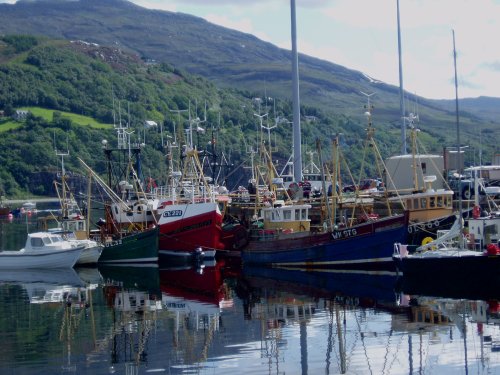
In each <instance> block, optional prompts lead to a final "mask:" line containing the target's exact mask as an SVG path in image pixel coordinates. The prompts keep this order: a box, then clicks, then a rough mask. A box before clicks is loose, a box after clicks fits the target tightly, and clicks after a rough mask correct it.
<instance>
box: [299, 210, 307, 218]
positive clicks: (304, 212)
mask: <svg viewBox="0 0 500 375" xmlns="http://www.w3.org/2000/svg"><path fill="white" fill-rule="evenodd" d="M300 212H301V216H302V220H307V210H300Z"/></svg>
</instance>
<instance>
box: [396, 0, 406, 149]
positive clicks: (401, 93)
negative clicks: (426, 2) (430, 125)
mask: <svg viewBox="0 0 500 375" xmlns="http://www.w3.org/2000/svg"><path fill="white" fill-rule="evenodd" d="M396 5H397V13H398V56H399V109H400V112H401V121H402V123H401V154H403V155H405V154H406V126H405V125H406V124H405V116H406V114H405V99H404V88H403V57H402V51H401V26H400V22H399V0H396Z"/></svg>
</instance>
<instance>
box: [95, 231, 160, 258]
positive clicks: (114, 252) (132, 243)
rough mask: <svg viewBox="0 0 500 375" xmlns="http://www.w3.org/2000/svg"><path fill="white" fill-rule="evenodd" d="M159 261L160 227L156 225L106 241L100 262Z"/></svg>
mask: <svg viewBox="0 0 500 375" xmlns="http://www.w3.org/2000/svg"><path fill="white" fill-rule="evenodd" d="M157 261H158V227H155V228H152V229H147V230H145V231H143V232H138V233H134V234H129V235H127V236H124V237H122V238H120V239H117V240H114V241H111V242H108V243H105V245H104V248H103V249H102V253H101V256H100V257H99V261H98V263H99V264H103V263H131V264H136V263H151V262H157Z"/></svg>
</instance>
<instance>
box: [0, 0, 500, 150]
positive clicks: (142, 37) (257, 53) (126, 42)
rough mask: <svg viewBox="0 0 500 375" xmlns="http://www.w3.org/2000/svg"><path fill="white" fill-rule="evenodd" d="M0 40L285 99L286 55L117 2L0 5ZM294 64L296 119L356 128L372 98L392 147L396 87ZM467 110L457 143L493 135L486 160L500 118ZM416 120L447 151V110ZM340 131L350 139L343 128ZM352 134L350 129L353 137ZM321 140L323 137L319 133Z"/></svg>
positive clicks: (434, 105) (423, 113) (429, 105)
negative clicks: (60, 48) (35, 40)
mask: <svg viewBox="0 0 500 375" xmlns="http://www.w3.org/2000/svg"><path fill="white" fill-rule="evenodd" d="M0 33H28V34H34V35H46V36H50V37H51V38H63V39H69V40H85V41H87V42H92V43H98V44H100V45H102V46H112V48H115V49H116V48H119V49H120V50H125V51H130V52H133V53H135V54H137V56H138V57H139V58H140V59H143V60H145V61H149V60H155V61H159V62H167V63H168V64H170V65H172V66H174V67H176V68H178V69H182V70H186V71H189V72H191V73H196V74H201V75H203V76H204V77H206V78H208V79H210V80H211V81H212V82H215V83H216V84H217V85H218V86H219V87H236V88H237V89H239V90H246V91H247V92H248V93H249V94H248V95H247V96H262V95H263V91H264V88H265V89H266V92H267V95H268V96H272V97H276V98H279V99H280V100H282V101H285V102H286V101H288V99H289V98H290V96H291V79H290V77H291V72H290V70H291V69H290V65H291V64H290V51H286V50H283V49H280V48H278V47H276V46H274V45H272V44H270V43H266V42H263V41H261V40H259V39H258V38H256V37H254V36H252V35H249V34H244V33H241V32H237V31H234V30H230V29H227V28H223V27H220V26H216V25H213V24H210V23H208V22H206V21H205V20H203V19H200V18H197V17H194V16H190V15H186V14H179V13H171V12H165V11H156V10H148V9H145V8H141V7H139V6H136V5H134V4H132V3H130V2H127V1H124V0H80V1H51V0H46V1H43V2H37V1H34V2H31V1H30V2H18V3H16V4H15V5H9V4H0ZM299 60H300V79H301V102H302V104H303V109H302V113H303V114H305V115H316V114H317V113H316V112H317V111H318V110H319V111H320V112H322V113H324V114H325V115H326V116H331V115H332V114H334V115H337V116H338V115H345V116H348V118H349V120H346V123H351V122H353V123H356V124H363V122H364V118H363V110H362V106H363V104H364V103H365V97H364V96H363V95H362V94H361V93H360V92H361V91H364V92H376V93H377V95H376V96H375V97H374V104H375V107H376V110H375V117H374V120H375V124H377V126H378V127H379V128H380V129H381V130H382V132H383V133H384V135H386V136H387V138H388V139H389V138H391V137H392V142H393V143H395V140H398V141H396V142H399V138H400V135H399V126H400V125H399V123H400V120H399V97H398V89H397V88H396V87H394V86H390V85H387V84H384V83H381V82H375V81H373V80H371V79H370V78H368V77H366V76H365V75H364V74H362V73H361V72H357V71H353V70H349V69H347V68H345V67H342V66H339V65H336V64H333V63H329V62H325V61H322V60H319V59H315V58H312V57H308V56H305V55H301V56H300V59H299ZM474 103H475V101H472V104H471V107H470V108H471V110H469V111H468V112H465V111H463V113H461V116H460V117H461V124H462V129H463V132H464V134H465V135H464V136H463V137H462V139H463V140H465V141H464V143H475V144H477V143H478V142H479V138H478V128H479V127H480V128H481V129H482V130H483V131H484V132H486V134H490V135H491V134H493V137H489V139H488V137H487V140H488V141H490V143H489V144H483V146H482V147H484V148H485V151H484V154H485V155H488V154H492V153H493V151H494V149H495V147H496V145H495V144H494V143H495V142H493V141H494V140H495V137H496V138H498V120H492V119H493V118H494V117H495V114H497V113H498V114H500V109H498V107H495V106H494V105H493V106H491V105H489V106H488V107H487V109H484V110H476V109H475V106H474ZM485 114H486V115H485ZM419 115H420V121H421V126H422V128H423V129H424V130H425V131H426V132H427V133H428V134H429V135H430V137H429V138H432V139H433V141H434V144H429V149H430V150H433V149H434V150H436V149H439V148H440V147H443V146H446V145H453V144H454V142H455V141H454V139H455V132H454V129H455V115H454V109H453V108H452V107H448V106H446V105H443V103H442V102H440V101H431V100H426V99H423V98H419ZM496 118H498V116H497V117H496ZM378 124H380V125H378ZM361 126H362V125H361ZM343 130H344V131H345V132H346V133H352V132H353V130H352V129H351V128H350V126H347V128H346V129H343ZM355 131H356V128H355V129H354V134H356V133H355ZM306 133H307V131H306ZM322 133H323V134H325V132H324V129H322ZM306 137H307V134H306ZM491 139H493V141H492V140H491ZM483 140H484V139H483ZM437 144H440V147H437V146H436V145H437ZM392 146H394V147H392V150H393V152H397V150H398V145H394V144H393V145H392Z"/></svg>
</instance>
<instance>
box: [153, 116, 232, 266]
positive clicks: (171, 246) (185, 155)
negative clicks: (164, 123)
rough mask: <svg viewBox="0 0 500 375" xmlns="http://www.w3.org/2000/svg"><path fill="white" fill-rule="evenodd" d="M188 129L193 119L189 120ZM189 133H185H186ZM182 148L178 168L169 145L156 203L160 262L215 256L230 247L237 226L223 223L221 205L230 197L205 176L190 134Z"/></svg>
mask: <svg viewBox="0 0 500 375" xmlns="http://www.w3.org/2000/svg"><path fill="white" fill-rule="evenodd" d="M189 123H190V128H189V131H192V128H193V126H195V127H197V124H196V121H194V120H190V122H189ZM189 134H190V133H189V132H188V135H189ZM188 138H189V139H188V144H187V145H184V146H183V148H182V151H181V156H180V159H181V160H182V162H181V163H179V164H181V165H182V168H180V169H181V170H179V171H178V170H175V169H176V168H175V167H174V158H173V157H172V155H173V151H172V147H171V146H172V145H171V144H169V147H168V148H167V149H168V155H167V160H168V161H169V173H168V179H167V180H168V182H167V185H166V186H165V188H164V189H163V193H162V194H161V199H160V204H159V205H158V225H159V227H160V229H159V232H160V233H159V256H160V261H161V262H166V263H169V262H175V263H185V262H190V261H196V262H198V261H203V260H210V259H212V260H213V259H214V258H215V256H216V253H217V252H218V251H222V250H225V249H226V248H232V247H233V243H232V242H231V239H232V238H233V235H232V234H233V233H234V232H235V231H237V230H238V228H239V227H238V225H236V224H235V225H232V226H229V227H228V226H225V225H224V214H225V213H224V207H225V206H226V204H227V202H228V201H229V197H228V195H227V194H225V191H224V190H223V189H218V188H217V187H216V186H214V184H213V182H212V181H211V178H209V177H206V176H205V175H204V172H203V167H202V164H201V163H200V160H199V154H200V151H199V150H197V148H196V147H195V146H193V144H192V135H191V136H189V137H188Z"/></svg>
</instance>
